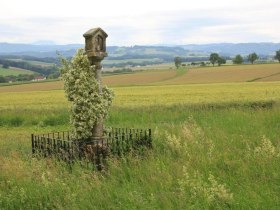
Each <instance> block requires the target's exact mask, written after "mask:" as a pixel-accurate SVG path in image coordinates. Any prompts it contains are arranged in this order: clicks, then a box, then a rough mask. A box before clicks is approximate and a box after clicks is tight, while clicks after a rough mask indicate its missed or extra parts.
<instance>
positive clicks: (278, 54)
mask: <svg viewBox="0 0 280 210" xmlns="http://www.w3.org/2000/svg"><path fill="white" fill-rule="evenodd" d="M274 58H275V59H277V60H278V61H279V63H280V50H278V51H276V55H275V57H274Z"/></svg>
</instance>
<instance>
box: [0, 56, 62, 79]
mask: <svg viewBox="0 0 280 210" xmlns="http://www.w3.org/2000/svg"><path fill="white" fill-rule="evenodd" d="M0 64H2V66H3V67H4V68H8V67H9V66H12V67H16V68H22V69H27V70H30V71H34V72H36V73H39V74H41V75H44V76H48V75H50V74H53V73H55V72H57V68H56V66H55V65H51V66H40V65H33V64H30V63H28V62H25V61H13V60H8V59H0Z"/></svg>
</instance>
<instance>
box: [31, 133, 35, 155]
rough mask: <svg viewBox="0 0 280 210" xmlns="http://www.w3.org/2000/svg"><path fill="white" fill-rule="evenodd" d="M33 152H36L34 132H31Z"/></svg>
mask: <svg viewBox="0 0 280 210" xmlns="http://www.w3.org/2000/svg"><path fill="white" fill-rule="evenodd" d="M31 144H32V154H35V145H34V134H33V133H32V134H31Z"/></svg>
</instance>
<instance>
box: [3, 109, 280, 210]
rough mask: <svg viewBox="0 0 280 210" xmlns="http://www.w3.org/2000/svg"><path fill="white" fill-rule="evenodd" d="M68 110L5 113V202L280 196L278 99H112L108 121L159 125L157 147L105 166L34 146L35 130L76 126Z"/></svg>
mask: <svg viewBox="0 0 280 210" xmlns="http://www.w3.org/2000/svg"><path fill="white" fill-rule="evenodd" d="M63 110H64V109H60V108H57V109H54V110H47V111H46V110H45V111H44V112H43V111H39V110H38V109H34V110H33V112H32V109H31V110H30V109H29V110H25V111H24V110H18V112H17V116H18V119H17V118H16V117H15V115H14V113H13V112H12V111H6V112H5V113H2V114H4V115H2V114H1V118H0V119H2V121H1V122H2V125H1V127H0V209H227V208H232V209H277V208H278V207H279V205H280V198H279V194H280V189H279V183H280V182H279V181H280V143H279V128H280V110H279V108H278V107H277V106H275V107H270V106H267V107H265V108H262V107H261V106H260V107H257V108H256V107H253V108H252V107H249V106H240V107H226V106H221V107H219V106H216V108H215V107H214V108H213V107H210V108H209V107H205V106H201V107H195V106H194V107H191V106H186V105H174V106H163V105H160V106H148V107H147V106H145V107H141V106H140V107H133V108H125V107H124V108H120V107H113V109H112V110H111V112H110V117H109V119H108V120H107V122H106V125H108V126H114V127H149V128H152V129H153V146H154V147H153V149H152V150H147V151H146V152H145V156H137V155H136V156H135V155H133V154H130V155H128V156H126V157H122V158H113V159H110V161H109V167H108V169H107V170H106V171H103V172H96V171H94V170H92V169H87V168H84V167H81V166H80V165H79V164H75V165H74V167H73V169H72V171H70V170H69V167H67V165H65V164H64V163H63V162H59V161H57V160H53V159H37V158H34V157H32V156H31V154H30V153H31V152H30V134H31V133H33V132H37V133H45V132H51V131H57V130H65V129H67V126H68V123H67V119H68V114H67V108H66V109H65V110H64V111H63ZM14 111H15V110H14ZM14 117H15V118H14ZM11 122H14V124H13V123H11ZM41 122H42V123H43V124H42V123H41ZM15 125H16V126H17V127H15Z"/></svg>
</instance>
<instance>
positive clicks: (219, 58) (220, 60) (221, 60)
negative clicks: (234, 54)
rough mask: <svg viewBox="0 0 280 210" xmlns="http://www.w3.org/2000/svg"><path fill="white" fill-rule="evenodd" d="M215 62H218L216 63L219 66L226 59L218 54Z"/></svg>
mask: <svg viewBox="0 0 280 210" xmlns="http://www.w3.org/2000/svg"><path fill="white" fill-rule="evenodd" d="M217 62H218V65H219V66H220V65H222V64H225V63H226V62H227V61H226V59H224V58H223V57H220V56H219V57H218V60H217Z"/></svg>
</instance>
